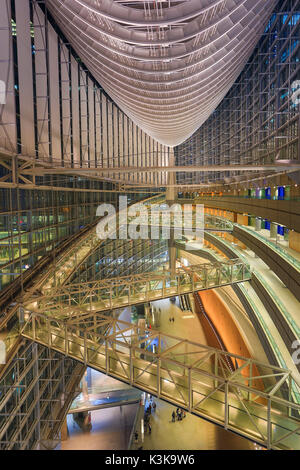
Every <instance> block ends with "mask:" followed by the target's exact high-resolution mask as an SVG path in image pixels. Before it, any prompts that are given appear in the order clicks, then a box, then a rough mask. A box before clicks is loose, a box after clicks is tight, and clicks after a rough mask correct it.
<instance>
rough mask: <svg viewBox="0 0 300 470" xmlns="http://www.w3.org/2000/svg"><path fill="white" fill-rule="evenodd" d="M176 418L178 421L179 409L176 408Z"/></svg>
mask: <svg viewBox="0 0 300 470" xmlns="http://www.w3.org/2000/svg"><path fill="white" fill-rule="evenodd" d="M176 416H177V419H178V421H179V408H177V410H176Z"/></svg>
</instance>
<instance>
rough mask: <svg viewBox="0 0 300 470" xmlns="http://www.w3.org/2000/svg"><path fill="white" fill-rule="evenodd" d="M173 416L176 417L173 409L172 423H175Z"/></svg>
mask: <svg viewBox="0 0 300 470" xmlns="http://www.w3.org/2000/svg"><path fill="white" fill-rule="evenodd" d="M175 417H176V414H175V411H174V410H173V413H172V423H175Z"/></svg>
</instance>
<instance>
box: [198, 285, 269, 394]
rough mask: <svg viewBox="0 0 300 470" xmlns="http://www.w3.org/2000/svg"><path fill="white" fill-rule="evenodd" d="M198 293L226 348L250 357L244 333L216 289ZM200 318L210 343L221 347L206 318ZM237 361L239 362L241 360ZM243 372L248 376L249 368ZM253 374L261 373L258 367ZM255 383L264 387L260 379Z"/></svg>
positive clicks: (259, 387) (258, 386)
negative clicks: (242, 333)
mask: <svg viewBox="0 0 300 470" xmlns="http://www.w3.org/2000/svg"><path fill="white" fill-rule="evenodd" d="M198 294H199V296H200V298H201V301H202V303H203V306H204V309H205V311H206V314H207V316H208V317H209V319H210V320H211V322H212V323H213V325H214V328H215V330H216V331H217V333H218V335H219V336H220V338H221V340H222V342H223V344H224V347H225V349H226V350H227V351H229V352H231V353H234V354H237V355H239V356H243V357H249V358H250V357H251V354H250V352H249V350H248V348H247V345H246V343H245V341H244V339H243V337H242V335H241V334H240V332H239V330H238V328H237V326H236V325H235V323H234V321H233V320H232V318H231V315H230V313H229V311H228V309H227V308H226V306H225V304H224V303H223V302H222V301H221V300H220V298H219V297H218V296H217V294H216V293H215V291H214V290H213V289H210V290H206V291H201V292H198ZM199 320H200V322H201V325H202V327H203V330H204V332H205V335H206V337H207V338H206V339H207V342H208V344H209V345H210V346H212V347H217V348H218V349H220V346H217V343H216V340H215V338H214V335H213V334H212V332H211V331H210V329H209V327H208V325H207V322H206V321H205V318H204V317H203V316H202V315H199ZM210 341H212V344H210ZM237 363H238V364H239V360H238V361H237ZM239 365H242V364H239ZM242 373H243V375H244V376H246V377H247V376H248V374H249V370H248V368H245V369H244V370H243V371H242ZM253 375H259V373H258V370H257V369H256V367H254V368H253ZM253 385H255V386H256V387H257V388H258V389H260V390H262V389H263V383H262V381H261V380H260V379H258V380H255V381H253Z"/></svg>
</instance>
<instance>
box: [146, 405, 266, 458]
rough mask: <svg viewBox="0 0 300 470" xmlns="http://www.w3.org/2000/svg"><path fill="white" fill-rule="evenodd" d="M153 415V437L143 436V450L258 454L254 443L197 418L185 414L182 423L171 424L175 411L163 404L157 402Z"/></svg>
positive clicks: (147, 434)
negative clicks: (217, 451)
mask: <svg viewBox="0 0 300 470" xmlns="http://www.w3.org/2000/svg"><path fill="white" fill-rule="evenodd" d="M155 402H156V411H155V413H154V412H152V415H151V418H150V422H151V434H150V435H149V433H148V432H146V434H145V435H144V443H143V449H145V450H147V449H155V450H162V449H166V450H169V449H174V450H175V449H178V450H255V449H258V448H259V447H257V446H255V445H254V444H253V443H252V442H250V441H248V440H246V439H243V438H242V437H240V436H237V435H236V434H234V433H231V432H229V431H225V430H224V429H223V428H221V427H219V426H216V425H214V424H212V423H209V422H207V421H205V420H203V419H201V418H198V417H197V416H194V415H191V414H189V413H187V414H186V417H185V418H183V420H182V421H175V423H173V422H172V412H173V410H174V411H175V412H176V408H175V407H174V406H172V405H169V404H168V403H165V402H163V401H161V400H155Z"/></svg>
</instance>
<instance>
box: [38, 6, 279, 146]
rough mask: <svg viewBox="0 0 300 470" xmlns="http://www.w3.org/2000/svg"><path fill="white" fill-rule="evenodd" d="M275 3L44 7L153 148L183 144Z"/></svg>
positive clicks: (231, 77)
mask: <svg viewBox="0 0 300 470" xmlns="http://www.w3.org/2000/svg"><path fill="white" fill-rule="evenodd" d="M275 4H276V0H269V1H267V2H266V0H151V1H150V0H149V1H145V0H47V2H46V5H47V6H48V8H49V10H50V12H51V14H52V15H53V17H54V18H55V20H56V22H57V23H58V25H59V27H60V28H61V30H62V31H63V33H64V34H65V36H66V37H67V38H68V40H69V41H70V43H71V44H72V46H73V47H74V49H75V50H76V52H77V53H78V55H79V56H80V57H81V59H82V60H83V61H84V63H85V65H86V66H87V67H88V69H89V70H90V72H91V73H92V74H93V75H94V76H95V78H96V79H97V80H98V81H99V83H100V84H101V85H102V86H103V88H104V89H105V90H106V91H107V93H108V94H109V95H110V96H111V97H112V98H113V100H114V101H115V102H116V103H117V104H118V105H119V106H120V108H121V109H123V111H124V112H125V113H126V114H127V115H128V116H129V117H130V118H131V119H132V120H133V121H134V122H135V123H136V124H138V125H139V126H140V127H141V128H142V129H143V130H144V131H145V132H147V133H148V134H149V135H151V136H152V137H154V138H155V139H157V140H158V141H159V142H161V143H163V144H166V145H170V146H174V145H178V144H180V143H181V142H183V141H184V140H186V139H187V138H188V137H189V136H190V135H191V134H192V133H193V132H194V131H195V130H197V129H198V128H199V127H200V126H201V124H203V122H204V121H205V120H206V119H207V118H208V117H209V115H210V114H211V113H212V112H213V111H214V109H215V108H216V106H217V105H218V104H219V103H220V101H221V100H222V99H223V98H224V96H225V94H226V93H227V91H228V90H229V89H230V88H231V86H232V84H233V83H234V81H235V80H236V78H237V77H238V75H239V74H240V72H241V70H242V69H243V67H244V65H245V62H246V61H247V59H248V58H249V56H250V54H251V53H252V51H253V49H254V47H255V45H256V43H257V41H258V39H259V37H260V35H261V34H262V32H263V29H264V27H265V24H266V22H267V21H268V19H269V17H270V15H271V12H272V10H273V8H274V6H275Z"/></svg>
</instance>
